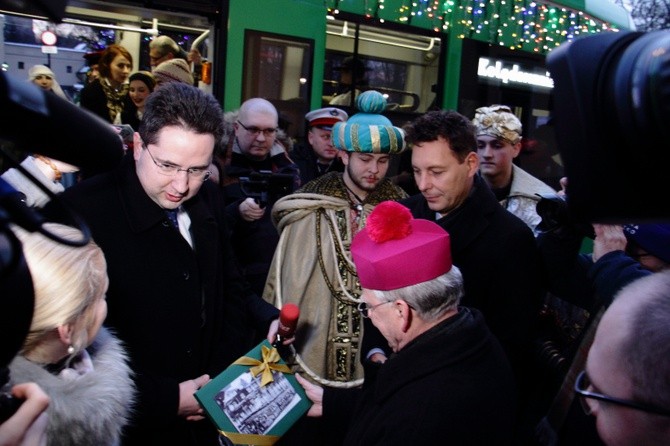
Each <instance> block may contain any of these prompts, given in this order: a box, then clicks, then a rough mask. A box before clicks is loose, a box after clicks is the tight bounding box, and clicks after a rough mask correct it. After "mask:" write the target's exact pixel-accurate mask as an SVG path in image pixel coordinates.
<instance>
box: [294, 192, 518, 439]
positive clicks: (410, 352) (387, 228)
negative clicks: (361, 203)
mask: <svg viewBox="0 0 670 446" xmlns="http://www.w3.org/2000/svg"><path fill="white" fill-rule="evenodd" d="M449 245H450V236H449V234H448V233H447V232H446V231H444V230H443V229H442V228H440V227H439V226H438V225H437V224H435V223H434V222H432V221H428V220H424V219H413V218H412V216H411V214H410V212H409V211H408V210H407V208H405V207H404V206H402V205H401V204H399V203H397V202H393V201H385V202H382V203H380V204H379V205H377V206H376V207H375V209H374V210H373V211H372V213H371V214H370V216H369V217H368V221H367V225H366V227H365V228H364V229H362V230H361V231H360V232H358V233H357V234H356V236H355V238H354V240H353V242H352V244H351V253H352V257H353V260H354V263H355V264H356V271H357V272H358V277H359V279H360V283H361V286H362V287H363V294H362V295H361V301H362V302H361V303H360V304H359V305H358V310H359V312H360V314H361V316H362V317H363V318H366V320H370V321H372V324H374V326H375V327H377V328H378V329H379V331H380V332H381V333H382V334H383V335H384V338H385V339H386V340H387V341H388V344H389V346H390V347H391V349H392V350H393V354H392V355H391V356H390V357H389V358H388V360H386V362H384V363H383V364H382V365H381V366H379V368H378V370H377V372H376V373H374V374H372V375H369V374H368V370H369V369H366V371H365V373H366V374H365V384H364V385H363V387H362V389H353V390H345V389H337V388H332V387H326V388H325V389H322V388H321V387H319V386H316V385H314V384H311V382H310V381H307V380H306V379H303V378H302V377H300V376H299V377H298V380H299V381H300V383H301V385H302V386H303V387H304V388H305V390H306V391H307V396H308V397H309V398H310V399H311V400H312V401H313V402H314V405H313V406H312V407H311V408H310V410H309V412H308V416H318V415H323V417H324V420H325V421H326V422H327V423H328V426H329V427H330V428H331V429H333V430H334V431H336V429H337V427H338V426H339V429H340V430H347V429H345V428H344V426H347V425H348V430H347V434H346V438H345V440H344V442H343V443H342V444H346V445H348V446H349V445H384V446H391V445H419V444H454V445H466V444H467V445H482V446H484V445H486V446H488V445H493V444H495V445H509V444H512V436H513V431H514V420H515V409H516V401H515V400H516V393H515V386H514V378H513V375H512V369H511V367H510V364H509V361H508V360H507V358H506V356H505V354H504V352H503V350H502V348H501V346H500V344H499V342H498V340H497V339H496V338H495V337H494V336H493V335H492V334H491V331H490V330H489V328H488V327H487V325H486V323H485V321H484V318H483V316H482V314H481V312H479V311H478V310H476V309H472V308H467V307H463V306H459V303H460V301H461V298H462V297H463V289H464V288H463V276H462V275H461V272H460V271H459V269H458V267H456V266H452V261H451V250H450V246H449ZM398 271H402V274H398ZM365 336H367V331H366V332H365V334H364V337H365Z"/></svg>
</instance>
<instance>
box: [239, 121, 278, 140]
mask: <svg viewBox="0 0 670 446" xmlns="http://www.w3.org/2000/svg"><path fill="white" fill-rule="evenodd" d="M237 123H238V124H239V125H241V126H242V127H243V128H244V130H246V131H247V132H249V133H251V134H252V135H255V136H257V135H258V134H259V133H261V132H263V136H265V137H266V138H269V137H271V136H274V134H275V133H277V129H276V128H268V129H259V128H258V127H256V126H253V125H250V126H249V127H247V126H246V125H244V124H242V123H241V122H240V121H239V120H238V121H237Z"/></svg>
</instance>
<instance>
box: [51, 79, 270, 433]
mask: <svg viewBox="0 0 670 446" xmlns="http://www.w3.org/2000/svg"><path fill="white" fill-rule="evenodd" d="M203 117H204V118H203ZM222 132H223V113H222V111H221V108H220V105H219V104H218V103H217V102H216V100H215V99H214V98H213V97H212V96H211V95H207V94H205V93H203V92H201V91H200V90H198V89H197V88H195V87H193V86H190V85H186V84H183V83H170V84H167V85H165V86H164V87H162V88H161V89H159V90H157V91H155V92H154V93H153V94H152V95H151V97H150V98H149V100H148V102H147V105H146V110H145V114H144V117H143V119H142V123H141V125H140V128H139V132H138V133H135V135H134V147H133V151H132V153H128V155H127V156H126V158H125V159H124V160H123V161H122V163H121V165H120V166H119V167H118V168H117V169H116V170H115V171H112V172H110V173H107V174H101V175H98V176H96V177H92V178H90V179H89V180H87V181H83V182H81V183H79V184H77V185H75V186H73V187H71V188H70V189H68V190H67V191H66V192H67V193H66V194H63V196H62V198H63V200H65V202H66V203H67V204H69V205H70V206H71V207H72V208H73V209H74V210H75V211H76V212H77V213H78V214H80V215H81V216H82V217H83V218H84V220H85V221H86V223H87V224H88V226H89V227H90V229H91V233H92V236H93V239H94V240H95V241H96V242H97V243H98V245H100V247H101V248H102V250H103V251H104V253H105V257H106V260H107V265H108V274H109V280H110V282H109V290H108V292H107V303H108V310H109V313H108V316H107V319H106V325H108V326H109V327H111V328H112V329H113V330H114V331H115V332H116V333H117V334H118V336H119V338H121V340H123V341H124V343H125V345H126V346H127V348H128V352H129V354H130V358H131V365H132V367H133V370H134V372H135V382H136V385H137V388H138V401H137V404H136V406H135V416H134V417H133V421H132V423H131V426H130V428H129V429H128V430H127V431H126V433H125V434H126V435H125V437H124V440H123V441H124V444H127V445H134V444H142V445H152V444H167V443H171V444H172V443H174V444H180V445H217V444H218V440H217V437H218V434H217V431H216V430H215V428H214V425H213V424H212V423H211V422H210V421H209V420H207V419H204V418H203V412H202V410H201V408H200V406H199V405H198V403H197V401H196V400H195V398H194V397H193V393H194V392H195V391H196V390H197V389H198V388H200V387H201V386H203V385H204V384H205V383H207V382H208V381H209V379H210V377H212V376H215V375H216V374H218V373H219V372H221V371H222V370H223V369H224V368H226V367H227V366H228V365H229V364H230V363H231V362H233V361H234V360H235V359H237V358H238V357H239V356H241V355H243V354H244V353H246V351H247V350H248V349H249V348H250V347H251V346H250V345H245V344H244V343H242V342H240V340H241V339H249V338H250V337H249V336H247V335H246V331H247V330H250V329H251V327H249V326H248V325H249V324H247V321H248V320H253V322H256V323H257V324H256V326H255V327H253V328H256V329H264V330H269V332H270V333H271V332H273V330H274V332H276V323H277V322H276V321H273V319H275V318H276V317H277V314H278V311H277V309H276V308H274V307H273V306H271V305H269V304H267V303H265V302H264V301H262V300H261V299H260V298H259V297H258V296H256V295H254V294H253V293H251V292H250V291H249V288H248V285H246V282H244V281H243V280H242V279H241V276H240V275H239V274H238V269H237V265H236V262H235V258H234V255H233V253H232V249H231V246H230V241H229V235H228V229H227V227H226V225H225V217H224V204H223V198H222V197H221V195H220V194H221V192H220V189H219V188H218V187H217V186H216V185H215V184H213V183H212V182H209V181H206V180H207V178H208V177H209V171H208V167H209V165H210V162H211V160H212V156H213V153H214V148H215V146H216V145H217V142H218V141H219V140H220V138H221V135H222ZM249 316H251V317H249ZM270 327H272V328H270ZM129 403H130V402H129Z"/></svg>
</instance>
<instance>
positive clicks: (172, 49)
mask: <svg viewBox="0 0 670 446" xmlns="http://www.w3.org/2000/svg"><path fill="white" fill-rule="evenodd" d="M149 48H151V49H156V50H158V52H159V53H160V54H161V57H164V56H165V55H166V54H172V55H173V56H174V57H176V58H179V59H186V58H187V54H186V51H184V50H183V49H181V48H180V47H179V45H177V42H175V41H174V40H173V39H172V38H171V37H170V36H165V35H163V36H157V37H155V38H154V39H153V40H151V42H149Z"/></svg>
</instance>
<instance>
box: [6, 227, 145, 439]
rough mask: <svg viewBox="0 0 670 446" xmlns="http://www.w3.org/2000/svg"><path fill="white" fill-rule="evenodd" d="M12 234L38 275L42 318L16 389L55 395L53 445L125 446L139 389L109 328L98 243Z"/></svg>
mask: <svg viewBox="0 0 670 446" xmlns="http://www.w3.org/2000/svg"><path fill="white" fill-rule="evenodd" d="M45 228H46V230H47V231H49V232H51V233H54V234H56V235H57V236H59V237H61V238H64V239H69V240H76V239H80V238H81V234H80V232H79V231H78V230H76V229H73V228H70V227H68V226H64V225H60V224H55V223H48V224H46V225H45ZM12 229H13V231H14V233H15V234H16V235H17V237H18V238H19V240H20V241H21V243H22V245H23V252H24V256H25V258H26V262H27V264H28V268H29V269H30V274H31V276H32V280H33V286H34V296H35V311H34V314H33V320H32V323H31V326H30V330H29V333H28V335H27V337H26V339H25V341H24V343H23V346H22V348H21V350H20V351H19V354H18V356H17V357H16V358H14V360H13V361H12V362H11V364H10V366H9V369H10V382H11V383H12V384H18V383H23V382H35V383H37V384H39V385H40V387H42V388H43V389H44V391H45V392H46V393H47V395H49V397H50V399H51V403H50V405H49V407H48V409H47V413H48V418H49V421H48V425H47V430H46V433H47V438H48V444H51V445H92V444H95V445H116V444H119V443H120V436H121V432H122V428H123V426H124V425H125V424H126V423H127V421H128V418H129V416H130V413H131V409H132V405H133V399H134V387H133V384H132V376H131V371H130V367H129V365H128V363H127V356H126V353H125V350H124V348H123V346H122V345H121V342H120V341H119V340H118V339H117V338H116V337H115V336H114V335H113V334H112V333H111V332H109V331H108V330H107V329H105V328H103V327H102V323H103V321H104V320H105V317H106V316H107V302H106V300H105V293H106V291H107V286H108V284H109V280H108V278H107V264H106V261H105V257H104V255H103V252H102V250H101V249H100V248H99V247H98V246H97V245H96V244H95V243H94V242H93V241H90V242H89V243H88V244H86V245H85V246H83V247H72V246H68V245H65V244H62V243H60V242H56V241H54V240H51V239H50V238H47V237H46V236H44V235H42V234H41V233H37V232H32V233H31V232H26V231H24V230H22V229H21V228H18V227H13V228H12Z"/></svg>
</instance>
